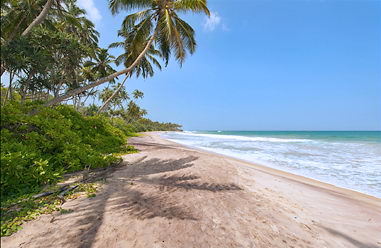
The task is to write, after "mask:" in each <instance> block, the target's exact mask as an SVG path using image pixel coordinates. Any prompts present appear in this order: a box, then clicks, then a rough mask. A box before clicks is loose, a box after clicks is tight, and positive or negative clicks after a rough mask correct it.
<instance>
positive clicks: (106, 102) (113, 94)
mask: <svg viewBox="0 0 381 248" xmlns="http://www.w3.org/2000/svg"><path fill="white" fill-rule="evenodd" d="M127 77H128V75H126V77H125V78H124V80H123V82H122V83H121V84H120V85H119V87H118V88H117V89H116V90H115V91H114V93H112V95H111V96H110V97H109V98H108V99H107V100H106V101H105V103H104V104H103V105H102V107H101V108H100V109H99V110H98V113H97V114H98V115H99V114H100V113H102V112H103V110H104V109H106V107H107V106H108V105H109V103H110V101H111V100H112V99H113V98H114V97H115V96H116V94H118V92H119V91H120V89H122V87H123V85H124V82H126V80H127Z"/></svg>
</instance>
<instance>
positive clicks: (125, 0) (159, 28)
mask: <svg viewBox="0 0 381 248" xmlns="http://www.w3.org/2000/svg"><path fill="white" fill-rule="evenodd" d="M109 6H110V9H111V11H112V13H113V14H116V13H119V12H120V11H121V10H126V11H132V10H140V11H139V12H136V13H134V14H130V15H128V16H126V17H125V19H124V21H123V25H122V29H124V30H125V31H126V32H133V33H134V38H133V39H132V41H131V42H130V43H129V44H130V48H129V51H130V53H131V56H132V57H134V56H136V57H135V60H134V61H133V62H132V63H131V64H129V65H128V67H127V68H125V69H123V70H121V71H118V72H115V73H112V74H111V75H108V76H107V77H103V78H101V79H99V80H97V81H95V82H93V83H91V84H88V85H86V86H83V87H80V88H77V89H73V90H70V91H68V92H67V93H66V94H64V95H62V96H60V97H57V98H54V99H53V100H51V101H49V102H47V103H46V104H45V106H51V105H54V104H57V103H59V102H61V101H63V100H65V99H67V98H69V97H71V96H74V95H77V94H80V93H82V92H84V91H85V90H88V89H91V88H93V87H96V86H98V85H101V84H103V83H105V82H108V81H110V80H112V79H114V78H116V77H118V76H120V75H122V74H128V73H130V72H131V71H133V70H134V69H135V67H136V66H137V65H138V64H139V63H140V61H141V60H142V59H143V58H144V57H145V55H146V53H147V52H148V51H149V50H150V49H151V47H152V45H153V44H154V45H156V46H157V49H158V50H159V51H160V53H161V55H162V56H163V58H164V60H165V63H166V64H167V63H168V60H169V57H170V54H171V53H174V56H175V58H176V59H177V61H178V62H179V63H180V65H181V64H182V63H183V62H184V59H185V57H186V52H187V51H188V52H189V53H190V54H192V53H193V52H194V51H195V48H196V41H195V38H194V30H193V29H192V27H191V26H190V25H189V24H188V23H186V22H185V21H184V20H182V19H181V18H180V17H179V16H178V14H177V13H188V12H203V13H205V14H207V15H209V14H210V13H209V10H208V8H207V6H206V0H109ZM143 44H144V45H143ZM142 47H143V49H141V48H142Z"/></svg>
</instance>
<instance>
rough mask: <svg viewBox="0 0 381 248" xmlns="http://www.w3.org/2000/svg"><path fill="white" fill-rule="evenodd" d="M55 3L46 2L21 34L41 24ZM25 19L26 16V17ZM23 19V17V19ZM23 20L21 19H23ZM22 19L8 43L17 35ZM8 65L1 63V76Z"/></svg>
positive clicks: (26, 33)
mask: <svg viewBox="0 0 381 248" xmlns="http://www.w3.org/2000/svg"><path fill="white" fill-rule="evenodd" d="M52 5H53V0H48V1H47V2H46V4H45V5H44V8H43V9H42V11H41V12H40V14H39V15H38V16H37V17H36V19H34V20H33V22H32V23H31V24H29V26H28V27H27V28H26V29H25V30H24V32H22V34H21V36H26V35H28V34H29V33H30V31H31V30H32V28H34V27H35V26H37V25H38V24H40V23H41V22H42V21H43V20H45V17H46V16H47V15H48V12H49V10H50V8H51V7H52ZM24 19H25V17H24ZM22 20H23V19H22ZM22 20H21V21H22ZM21 21H20V22H19V23H18V24H17V26H16V27H15V30H14V31H13V33H12V34H11V37H10V39H9V40H8V41H7V43H8V42H9V41H11V40H12V39H13V37H14V36H15V34H16V31H17V29H18V27H19V25H20V24H21ZM5 67H6V65H5V63H1V65H0V76H2V75H3V73H4V72H5V71H6V69H5Z"/></svg>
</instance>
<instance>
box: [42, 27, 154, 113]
mask: <svg viewBox="0 0 381 248" xmlns="http://www.w3.org/2000/svg"><path fill="white" fill-rule="evenodd" d="M157 30H158V26H157V27H156V29H155V32H154V33H153V35H152V37H151V38H150V39H149V40H148V42H147V45H146V46H145V48H144V49H143V51H142V52H141V53H140V54H139V56H138V57H137V58H136V59H135V61H134V62H133V63H132V64H131V65H130V66H129V67H128V68H126V69H123V70H121V71H118V72H115V73H113V74H111V75H109V76H107V77H104V78H101V79H99V80H97V81H95V82H93V83H90V84H88V85H85V86H83V87H80V88H77V89H73V90H70V91H69V92H67V93H66V94H64V95H62V96H59V97H56V98H54V99H53V100H51V101H49V102H47V103H45V104H44V106H45V107H49V106H52V105H55V104H57V103H60V102H62V101H63V100H65V99H67V98H69V97H71V96H74V95H78V94H80V93H82V92H84V91H86V90H88V89H91V88H94V87H96V86H98V85H101V84H103V83H106V82H108V81H111V80H112V79H114V78H116V77H118V76H120V75H122V74H127V73H129V72H131V71H132V69H134V67H135V66H136V65H137V64H138V63H139V62H140V60H141V59H142V58H143V57H144V55H145V54H146V53H147V51H148V50H149V48H150V46H151V44H152V42H153V41H154V39H155V37H156V34H157Z"/></svg>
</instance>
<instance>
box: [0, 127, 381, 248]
mask: <svg viewBox="0 0 381 248" xmlns="http://www.w3.org/2000/svg"><path fill="white" fill-rule="evenodd" d="M129 143H130V144H132V145H134V146H136V147H137V148H138V149H139V150H140V151H141V152H139V153H136V154H130V155H126V156H124V157H123V158H124V162H123V163H124V164H125V166H123V167H120V168H118V170H117V171H115V172H113V173H112V174H111V175H109V176H108V178H107V183H105V184H104V185H103V187H102V189H101V190H100V192H98V193H97V196H96V197H94V198H86V197H81V198H78V199H75V200H71V201H68V202H66V203H65V204H64V205H63V208H65V209H71V210H73V211H72V212H70V213H67V214H59V213H56V214H55V217H54V221H53V222H52V221H51V220H52V216H51V215H44V216H41V217H40V218H39V219H37V220H34V221H31V222H28V223H26V224H24V226H23V229H22V230H20V231H19V232H17V233H15V234H13V235H12V236H10V237H3V238H1V245H2V247H108V248H111V247H144V248H146V247H147V248H149V247H167V248H172V247H266V248H267V247H319V248H320V247H334V248H336V247H343V248H344V247H345V248H347V247H348V248H350V247H364V248H376V247H381V200H380V199H378V198H375V197H371V196H367V195H364V194H361V193H358V192H354V191H350V190H346V189H342V188H337V187H334V186H332V185H329V184H325V183H321V182H318V181H315V180H312V179H307V178H304V177H301V176H296V175H292V174H290V173H286V172H281V171H278V170H275V169H271V168H267V167H264V166H259V165H254V164H251V163H248V162H245V161H240V160H238V159H233V158H229V157H225V156H222V155H218V154H213V153H208V152H205V151H200V150H195V149H191V148H188V147H185V146H182V145H179V144H176V143H174V142H170V141H167V140H164V139H163V138H161V137H159V136H158V135H157V134H155V133H149V134H145V135H143V136H141V137H135V138H131V139H130V140H129Z"/></svg>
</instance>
